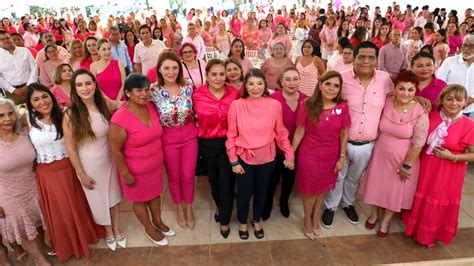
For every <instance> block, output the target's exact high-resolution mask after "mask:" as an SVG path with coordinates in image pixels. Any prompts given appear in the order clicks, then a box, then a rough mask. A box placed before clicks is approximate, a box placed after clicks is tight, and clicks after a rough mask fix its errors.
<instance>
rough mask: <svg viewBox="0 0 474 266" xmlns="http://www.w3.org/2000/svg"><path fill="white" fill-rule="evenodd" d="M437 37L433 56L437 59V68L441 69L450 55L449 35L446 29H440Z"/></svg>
mask: <svg viewBox="0 0 474 266" xmlns="http://www.w3.org/2000/svg"><path fill="white" fill-rule="evenodd" d="M435 35H436V37H435V41H434V43H433V56H434V58H435V64H436V68H439V67H440V66H441V64H442V63H443V61H444V59H446V57H448V54H449V45H448V33H447V31H446V30H445V29H439V30H438V31H437V32H436V33H435Z"/></svg>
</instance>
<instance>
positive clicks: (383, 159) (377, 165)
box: [359, 97, 429, 212]
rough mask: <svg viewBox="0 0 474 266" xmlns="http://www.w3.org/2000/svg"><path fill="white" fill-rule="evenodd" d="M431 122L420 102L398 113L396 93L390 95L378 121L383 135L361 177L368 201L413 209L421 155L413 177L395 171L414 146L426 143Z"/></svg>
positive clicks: (361, 190) (381, 205) (392, 209)
mask: <svg viewBox="0 0 474 266" xmlns="http://www.w3.org/2000/svg"><path fill="white" fill-rule="evenodd" d="M428 123H429V121H428V116H427V115H426V114H425V113H424V110H423V107H422V106H421V105H420V104H417V105H416V106H415V107H414V108H413V109H412V110H411V111H410V112H408V113H397V112H396V111H395V110H394V108H393V97H389V98H387V100H386V102H385V108H384V110H383V113H382V118H381V120H380V125H379V131H380V135H379V136H378V138H377V142H376V144H375V148H374V152H373V155H372V159H371V160H370V163H369V165H368V167H367V170H366V172H365V175H364V176H363V178H362V180H361V185H360V190H359V192H360V194H362V195H363V199H364V202H365V203H367V204H370V205H376V206H379V207H382V208H386V209H388V210H391V211H394V212H399V211H401V210H402V209H405V210H408V209H411V207H412V204H413V198H414V196H415V190H416V186H417V184H418V171H419V167H420V162H419V160H418V159H417V160H415V161H414V162H413V164H412V166H411V170H410V172H411V175H410V178H409V179H408V180H406V181H405V182H403V181H401V180H400V176H399V175H398V174H397V172H396V171H397V169H399V168H400V167H401V165H402V164H403V161H404V159H405V156H406V154H407V152H408V150H409V149H410V148H411V147H413V146H415V147H423V145H424V144H425V141H426V136H427V133H428Z"/></svg>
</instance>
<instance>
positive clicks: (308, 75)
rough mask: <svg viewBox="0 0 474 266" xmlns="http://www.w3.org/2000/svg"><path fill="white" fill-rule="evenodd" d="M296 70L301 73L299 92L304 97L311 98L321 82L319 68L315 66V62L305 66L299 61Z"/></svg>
mask: <svg viewBox="0 0 474 266" xmlns="http://www.w3.org/2000/svg"><path fill="white" fill-rule="evenodd" d="M296 68H297V69H298V72H299V73H300V85H299V91H300V92H301V93H303V94H304V95H306V96H308V97H311V95H313V92H314V90H315V89H316V85H317V84H318V81H319V71H318V68H317V67H316V66H315V65H314V63H313V62H311V63H310V64H309V65H307V66H303V64H301V62H299V61H298V63H297V64H296Z"/></svg>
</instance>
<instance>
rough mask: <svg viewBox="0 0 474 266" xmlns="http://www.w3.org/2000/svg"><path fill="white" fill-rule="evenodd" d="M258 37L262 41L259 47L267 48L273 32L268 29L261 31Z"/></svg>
mask: <svg viewBox="0 0 474 266" xmlns="http://www.w3.org/2000/svg"><path fill="white" fill-rule="evenodd" d="M258 37H259V41H260V43H259V46H260V47H266V46H267V45H268V42H269V41H270V38H271V37H272V30H271V29H270V28H266V29H265V30H262V29H260V30H259V31H258Z"/></svg>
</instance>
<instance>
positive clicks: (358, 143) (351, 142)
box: [348, 140, 373, 146]
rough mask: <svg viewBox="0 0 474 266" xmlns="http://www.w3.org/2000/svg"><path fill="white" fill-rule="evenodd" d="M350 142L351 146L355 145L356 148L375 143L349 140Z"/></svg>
mask: <svg viewBox="0 0 474 266" xmlns="http://www.w3.org/2000/svg"><path fill="white" fill-rule="evenodd" d="M348 142H349V143H350V144H352V145H354V146H362V145H365V144H369V143H371V142H373V140H371V141H352V140H349V141H348Z"/></svg>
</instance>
